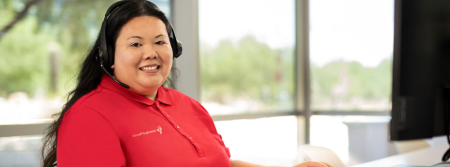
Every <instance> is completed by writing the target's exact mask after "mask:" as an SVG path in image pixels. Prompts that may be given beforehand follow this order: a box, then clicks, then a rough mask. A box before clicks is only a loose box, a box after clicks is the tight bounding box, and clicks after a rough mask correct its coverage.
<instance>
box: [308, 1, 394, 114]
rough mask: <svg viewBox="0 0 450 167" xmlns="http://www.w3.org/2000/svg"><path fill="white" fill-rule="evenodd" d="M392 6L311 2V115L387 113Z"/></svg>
mask: <svg viewBox="0 0 450 167" xmlns="http://www.w3.org/2000/svg"><path fill="white" fill-rule="evenodd" d="M393 34H394V2H393V0H381V1H380V0H364V1H359V0H338V1H335V0H314V1H310V67H311V83H310V84H311V109H312V110H313V111H317V110H327V111H388V110H390V105H389V103H390V92H391V84H392V83H391V82H392V81H391V78H392V74H391V73H392V54H393V38H394V35H393Z"/></svg>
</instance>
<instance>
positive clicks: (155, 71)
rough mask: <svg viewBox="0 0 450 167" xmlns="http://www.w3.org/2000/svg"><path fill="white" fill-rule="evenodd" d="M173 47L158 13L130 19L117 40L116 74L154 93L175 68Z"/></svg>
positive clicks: (135, 87) (141, 91) (144, 91)
mask: <svg viewBox="0 0 450 167" xmlns="http://www.w3.org/2000/svg"><path fill="white" fill-rule="evenodd" d="M172 57H173V53H172V47H171V46H170V40H169V36H168V34H167V30H166V25H165V24H164V23H163V22H162V21H161V20H160V19H158V18H157V17H153V16H140V17H135V18H133V19H131V20H129V21H128V22H127V23H126V24H125V25H124V26H123V27H122V29H121V30H120V32H119V36H118V37H117V40H116V50H115V60H114V65H112V66H111V68H112V69H113V70H114V77H116V78H117V79H118V80H119V81H121V82H123V83H125V84H127V85H129V86H130V90H131V91H133V92H136V93H138V94H141V95H145V96H148V95H151V94H154V93H156V91H157V89H158V88H159V87H160V86H161V85H162V84H163V83H164V81H165V80H166V78H167V76H168V75H169V72H170V69H171V68H172Z"/></svg>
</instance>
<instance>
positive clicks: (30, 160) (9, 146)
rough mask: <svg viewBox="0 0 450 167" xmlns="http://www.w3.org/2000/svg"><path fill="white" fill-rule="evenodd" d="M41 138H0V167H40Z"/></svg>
mask: <svg viewBox="0 0 450 167" xmlns="http://www.w3.org/2000/svg"><path fill="white" fill-rule="evenodd" d="M41 140H42V136H22V137H0V167H36V166H40V165H41V163H40V149H41V146H42V142H41Z"/></svg>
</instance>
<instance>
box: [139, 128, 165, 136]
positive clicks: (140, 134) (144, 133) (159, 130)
mask: <svg viewBox="0 0 450 167" xmlns="http://www.w3.org/2000/svg"><path fill="white" fill-rule="evenodd" d="M155 132H159V134H162V128H161V126H158V128H157V129H155V130H151V131H147V132H141V133H138V134H134V135H133V137H139V136H143V135H148V134H151V133H155Z"/></svg>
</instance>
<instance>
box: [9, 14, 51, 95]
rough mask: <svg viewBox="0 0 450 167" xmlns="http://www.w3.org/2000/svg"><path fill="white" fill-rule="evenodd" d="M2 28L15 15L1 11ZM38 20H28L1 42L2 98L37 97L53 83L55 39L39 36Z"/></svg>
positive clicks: (41, 34)
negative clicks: (13, 95) (51, 46)
mask: <svg viewBox="0 0 450 167" xmlns="http://www.w3.org/2000/svg"><path fill="white" fill-rule="evenodd" d="M1 14H2V17H3V16H4V18H6V19H2V20H1V22H0V26H2V27H3V26H4V25H5V24H6V20H10V18H12V17H13V13H12V12H7V11H1ZM36 26H37V22H36V18H33V17H28V18H26V19H24V20H23V21H22V22H20V23H18V24H17V26H16V27H15V28H14V29H12V30H11V31H10V32H8V33H7V34H6V35H5V36H4V37H3V38H2V40H0V60H1V61H0V96H3V97H4V96H6V95H8V94H9V93H12V92H16V91H22V92H27V93H29V94H34V93H36V91H38V90H40V91H41V92H42V91H46V90H47V89H48V86H47V85H49V84H48V83H49V82H50V78H49V73H50V69H49V68H50V67H49V66H50V65H49V64H50V63H49V62H50V58H49V51H48V45H49V44H50V43H51V42H52V41H55V39H54V37H53V36H51V35H49V34H45V33H39V34H36V33H34V31H33V28H34V27H36Z"/></svg>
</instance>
